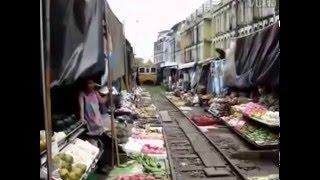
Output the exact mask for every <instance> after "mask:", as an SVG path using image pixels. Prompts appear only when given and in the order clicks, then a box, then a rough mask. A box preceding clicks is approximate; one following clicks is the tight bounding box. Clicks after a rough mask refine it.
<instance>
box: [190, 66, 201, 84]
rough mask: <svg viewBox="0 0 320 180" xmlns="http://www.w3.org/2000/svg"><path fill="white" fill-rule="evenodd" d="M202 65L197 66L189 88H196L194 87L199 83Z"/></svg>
mask: <svg viewBox="0 0 320 180" xmlns="http://www.w3.org/2000/svg"><path fill="white" fill-rule="evenodd" d="M202 68H203V67H202V65H198V66H197V67H196V70H195V75H194V79H191V88H194V87H196V85H197V84H198V83H199V81H200V78H201V75H202Z"/></svg>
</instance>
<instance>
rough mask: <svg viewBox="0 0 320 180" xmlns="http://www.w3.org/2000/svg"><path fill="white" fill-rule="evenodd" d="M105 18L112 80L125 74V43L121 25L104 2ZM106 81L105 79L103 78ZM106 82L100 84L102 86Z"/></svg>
mask: <svg viewBox="0 0 320 180" xmlns="http://www.w3.org/2000/svg"><path fill="white" fill-rule="evenodd" d="M105 3H106V6H105V18H106V26H107V31H108V34H109V38H110V39H108V40H109V41H111V42H110V43H109V44H110V45H111V47H110V49H109V50H110V52H109V55H110V58H109V59H110V61H111V73H112V76H111V77H112V80H113V81H114V80H117V79H118V78H120V77H122V76H124V74H125V43H126V39H125V37H124V34H123V25H122V23H121V22H120V21H119V20H118V18H117V17H116V15H115V14H114V13H113V12H112V10H111V8H110V6H109V4H108V3H107V2H106V1H105ZM103 79H106V78H103ZM105 82H106V81H104V82H102V83H103V84H104V83H105Z"/></svg>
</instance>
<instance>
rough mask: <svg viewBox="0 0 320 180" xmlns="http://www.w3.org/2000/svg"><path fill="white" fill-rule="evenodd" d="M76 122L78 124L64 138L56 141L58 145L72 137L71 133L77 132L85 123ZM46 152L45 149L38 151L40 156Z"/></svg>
mask: <svg viewBox="0 0 320 180" xmlns="http://www.w3.org/2000/svg"><path fill="white" fill-rule="evenodd" d="M76 124H78V126H77V127H76V128H74V129H73V130H72V131H71V132H69V133H68V134H67V135H66V137H65V138H64V139H62V140H60V141H59V142H58V147H60V146H61V145H62V144H64V143H65V142H66V141H67V140H68V139H69V138H70V137H73V134H75V132H78V130H79V129H80V128H81V127H82V126H84V125H85V123H84V122H82V121H78V122H77V123H76ZM78 135H80V134H78ZM73 138H76V137H73ZM46 153H47V150H43V151H42V152H40V157H43V156H44V155H45V154H46Z"/></svg>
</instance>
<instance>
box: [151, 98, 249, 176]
mask: <svg viewBox="0 0 320 180" xmlns="http://www.w3.org/2000/svg"><path fill="white" fill-rule="evenodd" d="M152 96H153V99H154V105H155V106H156V107H157V108H158V110H159V111H160V113H161V115H160V116H161V119H162V124H163V130H164V134H165V139H166V146H167V149H168V156H169V163H170V166H171V172H172V179H174V180H188V179H200V178H201V179H204V180H205V179H212V180H241V179H246V178H245V176H243V175H242V174H241V172H240V171H239V170H238V169H237V168H236V167H235V166H234V165H233V164H232V163H230V161H228V159H226V157H224V155H223V154H222V153H221V152H220V151H219V149H217V147H215V146H214V145H213V144H212V142H210V141H209V140H208V139H207V138H206V137H205V136H204V135H203V134H202V133H201V132H200V131H199V130H198V129H197V128H196V127H195V126H194V125H193V124H192V123H191V122H190V121H189V119H188V118H187V117H186V116H185V115H184V114H182V113H181V112H180V111H179V110H178V109H176V108H175V106H173V105H172V104H171V103H170V102H169V101H168V100H167V99H166V98H165V97H164V96H162V95H161V94H152ZM165 114H167V116H166V115H165Z"/></svg>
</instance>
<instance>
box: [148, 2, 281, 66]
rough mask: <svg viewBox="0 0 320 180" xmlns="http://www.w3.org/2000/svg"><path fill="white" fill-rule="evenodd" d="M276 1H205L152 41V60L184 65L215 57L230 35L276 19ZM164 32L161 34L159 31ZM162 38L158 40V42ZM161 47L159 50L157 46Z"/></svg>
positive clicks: (246, 33) (229, 38)
mask: <svg viewBox="0 0 320 180" xmlns="http://www.w3.org/2000/svg"><path fill="white" fill-rule="evenodd" d="M278 6H279V1H278V0H221V1H220V2H219V3H214V2H212V1H211V0H210V1H207V2H205V3H204V4H203V5H202V6H201V7H200V8H198V9H196V11H195V12H194V13H192V14H191V15H190V16H189V17H187V18H186V20H184V21H181V22H179V23H177V24H176V25H175V26H174V27H173V28H171V30H170V31H162V32H160V33H162V35H165V36H162V39H161V38H159V37H160V33H159V37H158V40H157V42H155V48H154V57H155V62H160V61H168V62H176V63H177V64H184V63H189V62H197V61H203V60H206V59H211V58H217V57H218V53H217V52H216V49H217V48H218V49H222V50H226V49H227V48H228V47H229V44H230V41H231V39H232V38H236V37H240V36H245V35H248V34H250V33H253V32H256V31H258V30H260V29H263V28H264V27H266V26H269V25H270V24H273V23H274V22H276V21H278V20H279V10H278V9H279V8H278ZM163 32H165V33H163ZM161 40H162V41H161ZM161 48H162V49H161Z"/></svg>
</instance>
